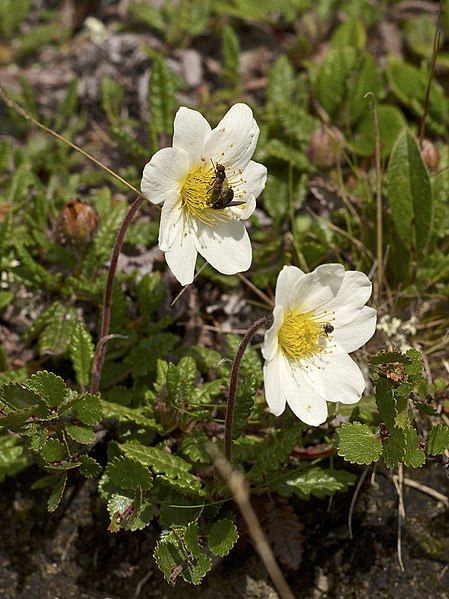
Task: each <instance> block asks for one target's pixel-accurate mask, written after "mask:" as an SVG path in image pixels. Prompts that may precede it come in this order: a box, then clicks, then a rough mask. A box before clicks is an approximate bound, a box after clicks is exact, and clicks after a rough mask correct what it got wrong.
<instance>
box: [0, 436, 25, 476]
mask: <svg viewBox="0 0 449 599" xmlns="http://www.w3.org/2000/svg"><path fill="white" fill-rule="evenodd" d="M27 464H28V460H27V457H26V455H24V452H23V445H22V444H21V439H19V438H17V437H16V436H12V435H9V434H6V435H4V434H2V433H0V482H3V480H4V479H5V476H14V475H15V474H18V473H19V472H20V471H21V470H23V469H24V468H25V467H26V466H27Z"/></svg>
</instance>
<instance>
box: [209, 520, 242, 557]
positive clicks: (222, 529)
mask: <svg viewBox="0 0 449 599" xmlns="http://www.w3.org/2000/svg"><path fill="white" fill-rule="evenodd" d="M238 538H239V535H238V532H237V527H236V525H235V524H234V522H233V521H232V520H230V519H229V518H224V519H223V520H218V521H217V522H215V523H214V524H212V526H211V527H210V529H209V531H208V533H207V546H208V547H209V550H210V552H211V553H213V554H214V555H218V556H219V557H224V556H225V555H228V553H229V552H230V551H231V549H232V548H233V547H234V545H235V544H236V543H237V540H238Z"/></svg>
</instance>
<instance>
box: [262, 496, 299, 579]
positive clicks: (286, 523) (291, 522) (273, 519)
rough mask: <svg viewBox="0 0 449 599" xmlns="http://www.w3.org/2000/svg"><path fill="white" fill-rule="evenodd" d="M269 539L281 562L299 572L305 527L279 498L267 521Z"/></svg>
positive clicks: (292, 510) (289, 568) (290, 508)
mask: <svg viewBox="0 0 449 599" xmlns="http://www.w3.org/2000/svg"><path fill="white" fill-rule="evenodd" d="M265 526H266V528H267V538H268V541H269V542H270V545H271V546H272V548H273V551H274V553H275V555H276V557H277V558H278V560H279V562H280V563H281V564H282V566H284V567H285V568H287V569H288V570H293V571H296V570H298V568H299V566H300V564H301V562H302V557H303V551H304V536H303V534H302V530H303V529H304V527H303V525H302V524H301V523H300V522H299V520H298V516H297V515H296V512H295V510H294V509H293V508H292V507H291V506H290V505H289V504H288V503H287V502H286V501H285V500H284V499H280V498H278V499H277V501H276V503H275V504H274V505H273V506H272V509H271V511H270V512H269V513H268V516H267V519H266V521H265Z"/></svg>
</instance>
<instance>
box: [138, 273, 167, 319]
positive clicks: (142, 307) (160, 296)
mask: <svg viewBox="0 0 449 599" xmlns="http://www.w3.org/2000/svg"><path fill="white" fill-rule="evenodd" d="M136 294H137V306H138V308H139V313H140V314H141V315H142V316H147V317H148V316H149V315H150V314H151V313H152V312H154V311H155V310H157V309H158V308H159V306H160V305H161V304H162V302H163V301H164V299H165V294H166V292H165V285H164V283H163V282H162V279H161V274H160V272H158V271H155V272H149V273H147V274H146V275H144V276H143V277H142V278H141V280H140V281H139V284H138V285H137V289H136Z"/></svg>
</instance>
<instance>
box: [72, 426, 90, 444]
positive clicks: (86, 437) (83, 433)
mask: <svg viewBox="0 0 449 599" xmlns="http://www.w3.org/2000/svg"><path fill="white" fill-rule="evenodd" d="M65 431H66V433H67V434H68V436H69V437H70V438H71V439H73V440H74V441H76V442H77V443H81V444H82V445H93V444H94V443H95V433H94V431H93V430H92V429H90V428H84V427H83V426H66V427H65Z"/></svg>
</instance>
